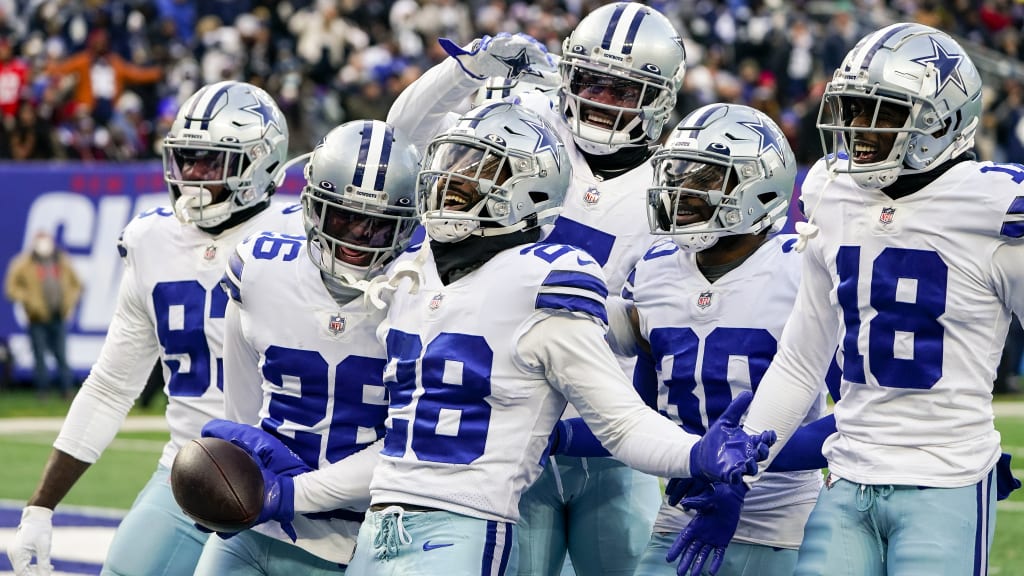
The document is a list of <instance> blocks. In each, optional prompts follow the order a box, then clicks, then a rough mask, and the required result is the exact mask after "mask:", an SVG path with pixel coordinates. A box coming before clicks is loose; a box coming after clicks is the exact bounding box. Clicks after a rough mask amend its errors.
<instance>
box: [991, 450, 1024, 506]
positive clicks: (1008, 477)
mask: <svg viewBox="0 0 1024 576" xmlns="http://www.w3.org/2000/svg"><path fill="white" fill-rule="evenodd" d="M1010 458H1011V456H1010V455H1009V454H1007V453H1006V452H1003V455H1002V456H1000V457H999V462H996V499H997V500H1006V499H1007V498H1009V497H1010V494H1012V493H1013V491H1014V490H1016V489H1017V488H1020V480H1017V479H1016V478H1014V477H1013V470H1012V469H1011V468H1010Z"/></svg>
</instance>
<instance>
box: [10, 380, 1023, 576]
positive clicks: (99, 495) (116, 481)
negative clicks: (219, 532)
mask: <svg viewBox="0 0 1024 576" xmlns="http://www.w3.org/2000/svg"><path fill="white" fill-rule="evenodd" d="M1021 400H1024V398H1021V397H1014V399H1013V400H1010V401H1009V402H1013V403H1017V404H1020V405H1021V408H1022V410H1021V411H1020V413H1021V414H1022V416H1020V417H1017V416H1013V417H1000V418H997V420H996V426H997V427H998V429H999V431H1000V433H1002V435H1003V449H1004V450H1005V451H1007V452H1010V453H1011V454H1013V456H1014V465H1015V466H1014V467H1015V469H1016V470H1015V473H1016V476H1018V477H1019V478H1024V402H1021ZM1001 402H1007V400H1001ZM162 406H163V404H162V403H159V402H158V403H157V404H156V405H155V406H153V407H151V408H150V409H148V410H139V409H136V410H133V412H132V414H133V415H157V414H160V411H161V410H162ZM66 410H67V405H66V403H64V402H63V401H60V400H52V401H50V402H46V403H38V402H37V401H36V400H35V398H34V397H33V396H31V395H29V394H14V395H11V394H9V393H4V394H2V395H0V418H10V417H26V416H63V414H64V413H65V412H66ZM55 437H56V432H50V433H44V432H39V433H31V434H25V433H21V434H3V435H0V462H3V463H4V472H3V478H4V480H3V482H0V500H15V501H24V500H25V499H26V498H28V496H29V495H30V494H31V493H32V490H33V489H34V488H35V484H36V482H37V481H38V479H39V473H40V471H41V470H42V467H43V464H44V463H45V462H46V458H47V456H48V454H49V451H50V443H51V442H52V441H53V438H55ZM166 440H167V434H166V433H164V432H122V433H121V434H119V435H118V437H117V439H116V440H115V441H114V442H113V443H112V444H111V445H110V447H109V448H108V449H107V450H106V452H105V453H104V454H103V458H101V459H100V461H99V462H97V463H96V464H95V465H93V466H92V467H91V468H90V469H89V471H88V472H86V474H85V476H84V477H83V478H82V480H81V481H80V482H78V484H77V485H76V486H75V488H74V489H73V490H72V491H71V493H70V494H68V497H67V498H66V499H65V500H64V501H65V502H66V503H68V504H78V505H86V506H99V507H106V508H121V509H126V508H128V507H129V506H130V505H131V503H132V500H133V499H134V498H135V495H136V493H138V491H139V490H141V489H142V486H143V485H144V484H145V483H146V481H147V480H148V479H149V476H150V474H152V473H153V470H154V468H155V466H156V461H157V459H158V458H159V456H160V452H161V449H162V447H163V443H164V442H165V441H166ZM1021 542H1024V490H1018V491H1017V492H1016V493H1014V495H1013V496H1012V497H1011V498H1010V499H1009V500H1007V501H1004V502H1001V503H1000V504H999V516H998V521H997V527H996V538H995V544H994V545H993V548H992V555H991V563H990V574H993V575H995V574H999V575H1002V576H1020V575H1024V547H1022V546H1021Z"/></svg>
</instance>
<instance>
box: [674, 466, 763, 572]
mask: <svg viewBox="0 0 1024 576" xmlns="http://www.w3.org/2000/svg"><path fill="white" fill-rule="evenodd" d="M749 490H750V488H749V487H748V486H747V485H746V483H744V482H740V483H739V484H722V483H715V484H712V485H711V486H708V487H707V488H706V489H705V490H704V491H703V492H701V493H700V494H698V495H696V496H690V497H687V498H684V499H683V508H685V509H687V510H696V511H697V515H696V516H695V517H694V518H693V520H691V521H690V523H689V524H687V526H686V528H684V529H683V531H682V532H681V533H680V534H679V536H678V537H677V538H676V541H675V542H673V543H672V547H671V548H669V549H668V554H666V555H665V560H666V561H668V562H670V563H671V562H674V561H675V559H676V558H679V557H680V556H682V558H681V559H680V560H679V564H678V566H677V567H676V574H678V575H679V576H686V575H687V574H690V575H692V576H699V575H700V574H704V572H703V570H704V566H705V564H707V562H708V561H709V560H710V561H711V563H710V564H707V573H708V574H711V575H714V574H716V573H717V572H718V570H719V568H721V567H722V561H723V560H724V559H725V549H726V547H728V546H729V542H730V541H731V540H732V537H733V534H735V533H736V526H737V525H738V524H739V522H740V511H741V510H742V509H743V499H744V498H745V497H746V495H747V492H748V491H749Z"/></svg>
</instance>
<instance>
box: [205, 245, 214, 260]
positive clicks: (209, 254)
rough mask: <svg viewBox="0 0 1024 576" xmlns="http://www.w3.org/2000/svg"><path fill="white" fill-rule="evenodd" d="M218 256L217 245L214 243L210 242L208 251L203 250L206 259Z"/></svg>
mask: <svg viewBox="0 0 1024 576" xmlns="http://www.w3.org/2000/svg"><path fill="white" fill-rule="evenodd" d="M216 257H217V247H216V246H215V245H213V244H210V245H209V246H207V247H206V252H203V259H205V260H213V259H214V258H216Z"/></svg>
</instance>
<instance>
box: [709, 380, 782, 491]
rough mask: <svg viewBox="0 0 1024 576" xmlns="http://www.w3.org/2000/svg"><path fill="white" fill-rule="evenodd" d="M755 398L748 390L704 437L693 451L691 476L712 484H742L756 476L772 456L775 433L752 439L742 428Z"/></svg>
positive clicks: (767, 432)
mask: <svg viewBox="0 0 1024 576" xmlns="http://www.w3.org/2000/svg"><path fill="white" fill-rule="evenodd" d="M753 398H754V395H753V394H752V393H751V392H749V391H747V392H742V393H741V394H740V395H739V396H736V398H734V399H733V401H732V403H731V404H729V406H728V407H727V408H726V409H725V412H723V413H722V415H721V416H720V417H719V418H718V420H716V421H715V423H714V424H712V425H711V426H710V427H709V428H708V431H707V433H706V434H704V437H703V438H701V439H700V440H698V441H697V443H696V444H694V445H693V448H691V449H690V476H691V477H693V478H700V477H703V478H704V479H705V480H710V481H712V482H727V483H729V484H739V483H740V482H741V481H742V479H743V476H744V475H745V474H755V473H756V472H757V463H758V462H760V461H761V460H764V459H765V458H767V457H768V449H769V448H771V446H772V444H775V439H776V437H775V431H773V430H766V431H764V432H762V433H760V434H757V435H755V436H751V435H749V434H747V433H746V432H744V431H743V429H742V428H741V427H740V417H741V416H743V414H744V412H746V411H747V408H748V407H749V406H750V401H751V400H752V399H753Z"/></svg>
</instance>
